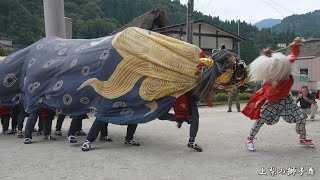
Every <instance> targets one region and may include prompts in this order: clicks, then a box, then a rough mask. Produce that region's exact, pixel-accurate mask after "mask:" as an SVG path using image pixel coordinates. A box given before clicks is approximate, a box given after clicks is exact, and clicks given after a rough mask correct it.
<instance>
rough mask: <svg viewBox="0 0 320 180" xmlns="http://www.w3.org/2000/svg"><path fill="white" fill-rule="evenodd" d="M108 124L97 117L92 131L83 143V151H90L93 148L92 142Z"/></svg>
mask: <svg viewBox="0 0 320 180" xmlns="http://www.w3.org/2000/svg"><path fill="white" fill-rule="evenodd" d="M105 125H106V122H103V121H100V120H98V119H95V120H94V122H93V124H92V126H91V128H90V131H89V133H88V136H87V140H86V142H84V143H83V145H82V147H81V149H82V151H89V150H90V149H91V144H92V143H93V142H94V141H95V140H96V139H97V137H98V135H99V132H100V131H101V129H102V128H104V127H105Z"/></svg>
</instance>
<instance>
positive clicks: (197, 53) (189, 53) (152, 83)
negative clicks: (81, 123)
mask: <svg viewBox="0 0 320 180" xmlns="http://www.w3.org/2000/svg"><path fill="white" fill-rule="evenodd" d="M201 54H203V53H202V50H201V49H200V48H199V47H197V46H195V45H192V44H188V43H186V42H183V41H180V40H177V39H174V38H171V37H168V36H165V35H161V34H158V33H156V32H152V31H147V30H143V29H140V28H135V27H131V28H127V29H125V30H123V31H121V32H119V33H117V34H115V35H113V36H108V37H102V38H98V39H62V38H58V37H46V38H44V39H41V40H39V41H38V42H36V43H34V44H32V45H30V46H28V47H26V48H24V49H22V50H20V51H17V52H15V53H13V54H11V55H9V56H8V57H7V58H6V59H4V60H2V61H0V80H1V81H2V82H3V83H0V105H2V106H15V105H17V104H18V103H19V102H20V100H22V102H23V106H24V108H25V110H26V112H27V113H37V110H38V107H39V106H41V107H46V108H50V109H52V110H54V111H55V112H57V113H60V114H62V115H71V116H79V115H82V114H86V113H89V112H91V113H94V114H95V116H96V119H97V121H101V122H103V123H113V124H126V125H132V126H133V125H136V124H140V123H147V122H149V121H152V120H155V119H156V118H158V117H160V116H162V115H163V114H165V113H167V112H168V110H169V109H170V108H171V107H172V105H173V103H174V102H175V100H176V98H178V97H180V96H181V95H183V94H185V93H187V92H189V91H191V90H194V92H195V94H196V95H199V96H200V97H207V95H208V94H209V93H211V91H212V90H214V89H230V88H235V87H237V86H241V85H242V84H243V83H244V82H245V80H246V69H245V68H243V67H244V66H243V65H242V64H241V63H240V62H239V57H238V56H237V55H236V54H235V53H233V52H231V51H228V50H226V49H224V50H221V51H219V52H218V53H217V54H216V55H215V56H213V57H212V58H203V56H202V55H201ZM200 65H201V66H203V68H201V69H200V68H198V66H200ZM192 102H193V101H192ZM193 107H194V111H193V113H192V116H193V117H194V118H196V119H197V120H199V115H198V111H197V107H196V106H193ZM29 118H30V117H29ZM192 121H193V120H192ZM194 122H195V121H194ZM103 123H96V124H95V125H97V124H98V125H97V126H99V127H100V126H101V124H103ZM102 127H103V126H102ZM193 127H194V126H193ZM93 128H96V126H93ZM134 129H135V128H132V131H130V134H131V133H132V134H134V131H133V130H134ZM96 130H97V129H96ZM92 132H96V131H92ZM91 135H92V134H90V135H89V134H88V138H87V140H89V141H90V139H91V141H90V143H91V142H92V141H93V140H92V139H93V138H90V137H94V136H91ZM93 135H95V133H94V134H93ZM194 138H195V137H194V136H192V137H189V139H194ZM130 139H131V135H130V136H128V138H127V140H130ZM189 143H190V142H189ZM192 143H193V145H194V143H195V142H194V141H193V142H192ZM188 145H189V144H188ZM86 147H90V146H86Z"/></svg>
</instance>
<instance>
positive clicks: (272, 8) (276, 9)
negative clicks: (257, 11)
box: [263, 0, 286, 17]
mask: <svg viewBox="0 0 320 180" xmlns="http://www.w3.org/2000/svg"><path fill="white" fill-rule="evenodd" d="M263 2H265V3H267V4H268V5H269V6H270V7H271V8H272V9H274V10H276V11H277V12H278V13H280V14H281V15H282V16H284V17H285V16H286V15H284V14H283V13H282V12H280V11H279V10H278V9H276V8H275V7H274V6H273V5H272V4H270V3H269V2H267V1H265V0H263Z"/></svg>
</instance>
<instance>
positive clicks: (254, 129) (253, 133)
mask: <svg viewBox="0 0 320 180" xmlns="http://www.w3.org/2000/svg"><path fill="white" fill-rule="evenodd" d="M263 124H264V120H263V119H261V118H260V119H259V120H258V121H256V122H255V123H254V124H253V126H252V128H251V129H250V134H249V137H248V139H251V140H253V139H254V138H255V137H256V135H257V134H258V132H259V130H260V128H261V127H262V126H263Z"/></svg>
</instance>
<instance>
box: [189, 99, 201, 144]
mask: <svg viewBox="0 0 320 180" xmlns="http://www.w3.org/2000/svg"><path fill="white" fill-rule="evenodd" d="M189 99H190V101H189V107H190V108H191V117H192V120H191V124H190V132H189V135H190V137H189V142H194V141H195V139H196V137H197V133H198V129H199V111H198V106H197V103H196V102H197V99H196V98H195V97H194V96H191V97H190V98H189Z"/></svg>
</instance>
